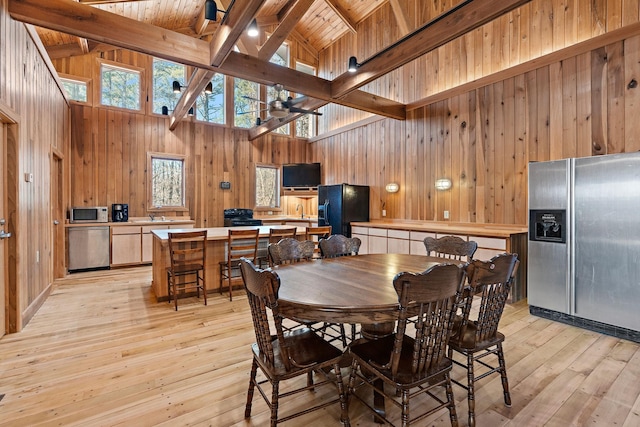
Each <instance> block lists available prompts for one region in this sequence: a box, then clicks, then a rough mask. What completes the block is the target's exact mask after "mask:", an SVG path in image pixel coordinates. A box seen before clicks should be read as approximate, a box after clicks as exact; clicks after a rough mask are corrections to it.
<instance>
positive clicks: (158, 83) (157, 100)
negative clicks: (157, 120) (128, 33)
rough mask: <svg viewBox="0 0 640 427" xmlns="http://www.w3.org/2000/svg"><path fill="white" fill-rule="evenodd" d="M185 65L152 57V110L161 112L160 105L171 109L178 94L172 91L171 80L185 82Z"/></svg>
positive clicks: (182, 83) (157, 112)
mask: <svg viewBox="0 0 640 427" xmlns="http://www.w3.org/2000/svg"><path fill="white" fill-rule="evenodd" d="M185 75H186V67H185V66H184V65H182V64H176V63H175V62H171V61H166V60H164V59H158V58H153V110H152V111H153V112H154V113H156V114H162V107H163V106H166V107H167V108H169V109H170V110H173V109H174V108H175V106H176V100H177V98H178V95H177V94H175V93H173V81H174V80H177V81H179V82H180V84H181V85H182V86H184V84H185Z"/></svg>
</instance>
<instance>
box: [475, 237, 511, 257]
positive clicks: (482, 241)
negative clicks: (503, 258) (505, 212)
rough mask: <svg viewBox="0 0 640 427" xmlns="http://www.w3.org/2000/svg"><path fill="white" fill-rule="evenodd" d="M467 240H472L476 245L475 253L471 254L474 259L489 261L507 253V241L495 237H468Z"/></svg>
mask: <svg viewBox="0 0 640 427" xmlns="http://www.w3.org/2000/svg"><path fill="white" fill-rule="evenodd" d="M469 240H473V241H474V242H476V243H477V244H478V249H477V250H476V253H475V254H473V257H474V258H475V259H483V260H489V259H491V258H493V257H494V256H496V255H498V254H503V253H505V252H506V251H507V240H506V239H498V238H495V237H480V236H469Z"/></svg>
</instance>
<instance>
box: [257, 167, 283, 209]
mask: <svg viewBox="0 0 640 427" xmlns="http://www.w3.org/2000/svg"><path fill="white" fill-rule="evenodd" d="M258 168H269V169H275V170H276V174H277V176H276V183H275V191H276V205H275V206H258V188H257V179H258V173H257V170H258ZM253 205H254V207H253V210H254V211H255V212H282V165H279V164H275V163H255V164H254V167H253Z"/></svg>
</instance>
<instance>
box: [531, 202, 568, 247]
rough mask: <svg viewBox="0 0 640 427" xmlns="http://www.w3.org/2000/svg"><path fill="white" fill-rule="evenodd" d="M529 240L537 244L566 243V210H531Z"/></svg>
mask: <svg viewBox="0 0 640 427" xmlns="http://www.w3.org/2000/svg"><path fill="white" fill-rule="evenodd" d="M529 240H531V241H535V242H554V243H566V242H567V221H566V211H565V210H564V209H562V210H536V209H532V210H530V211H529Z"/></svg>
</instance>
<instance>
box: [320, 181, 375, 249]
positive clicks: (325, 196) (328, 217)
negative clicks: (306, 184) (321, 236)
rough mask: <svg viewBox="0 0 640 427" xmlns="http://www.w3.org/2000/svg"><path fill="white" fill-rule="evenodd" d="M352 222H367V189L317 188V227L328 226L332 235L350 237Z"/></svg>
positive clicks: (339, 186)
mask: <svg viewBox="0 0 640 427" xmlns="http://www.w3.org/2000/svg"><path fill="white" fill-rule="evenodd" d="M353 221H364V222H366V221H369V187H367V186H365V185H350V184H337V185H320V186H318V225H319V226H324V225H330V226H331V233H332V234H344V235H345V236H347V237H351V222H353Z"/></svg>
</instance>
